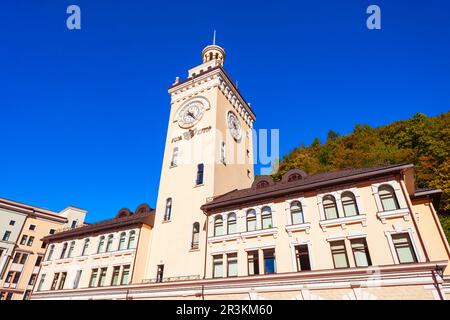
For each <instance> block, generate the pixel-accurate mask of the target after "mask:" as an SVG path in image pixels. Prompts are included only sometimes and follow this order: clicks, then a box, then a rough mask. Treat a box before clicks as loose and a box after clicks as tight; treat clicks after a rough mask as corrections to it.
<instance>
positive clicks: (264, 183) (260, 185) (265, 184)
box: [256, 180, 269, 189]
mask: <svg viewBox="0 0 450 320" xmlns="http://www.w3.org/2000/svg"><path fill="white" fill-rule="evenodd" d="M268 186H269V182H267V181H264V180H263V181H260V182H258V183H257V184H256V189H262V188H267V187H268Z"/></svg>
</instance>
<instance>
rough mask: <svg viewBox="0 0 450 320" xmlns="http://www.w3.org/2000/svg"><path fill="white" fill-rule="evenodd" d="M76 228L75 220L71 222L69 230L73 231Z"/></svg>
mask: <svg viewBox="0 0 450 320" xmlns="http://www.w3.org/2000/svg"><path fill="white" fill-rule="evenodd" d="M76 226H77V220H73V221H72V224H71V225H70V228H71V229H75V227H76Z"/></svg>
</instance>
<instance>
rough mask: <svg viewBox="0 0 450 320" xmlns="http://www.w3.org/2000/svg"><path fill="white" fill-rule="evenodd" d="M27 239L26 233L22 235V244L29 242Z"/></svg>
mask: <svg viewBox="0 0 450 320" xmlns="http://www.w3.org/2000/svg"><path fill="white" fill-rule="evenodd" d="M27 239H28V236H27V235H25V234H24V235H23V236H22V239H20V244H21V245H24V244H25V243H27Z"/></svg>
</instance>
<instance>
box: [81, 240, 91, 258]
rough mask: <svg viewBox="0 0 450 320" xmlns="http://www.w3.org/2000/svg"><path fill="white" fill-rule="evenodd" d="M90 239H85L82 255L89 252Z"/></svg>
mask: <svg viewBox="0 0 450 320" xmlns="http://www.w3.org/2000/svg"><path fill="white" fill-rule="evenodd" d="M89 242H90V240H89V239H86V240H84V245H83V251H82V252H81V255H82V256H84V255H86V254H87V250H88V248H89Z"/></svg>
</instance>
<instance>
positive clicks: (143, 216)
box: [42, 209, 155, 241]
mask: <svg viewBox="0 0 450 320" xmlns="http://www.w3.org/2000/svg"><path fill="white" fill-rule="evenodd" d="M154 214H155V209H151V210H150V211H144V212H140V213H134V214H130V215H127V216H121V217H117V216H116V217H115V218H112V219H108V220H103V221H99V222H95V223H92V224H88V225H83V226H81V227H78V228H74V229H67V230H63V231H60V232H56V233H55V234H53V235H49V236H46V237H44V238H43V239H42V241H51V240H58V239H63V238H72V237H77V236H80V235H84V234H91V233H95V232H99V231H104V230H108V229H113V228H117V227H122V226H128V225H133V224H139V223H144V224H149V225H151V226H153V219H152V216H154Z"/></svg>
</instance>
